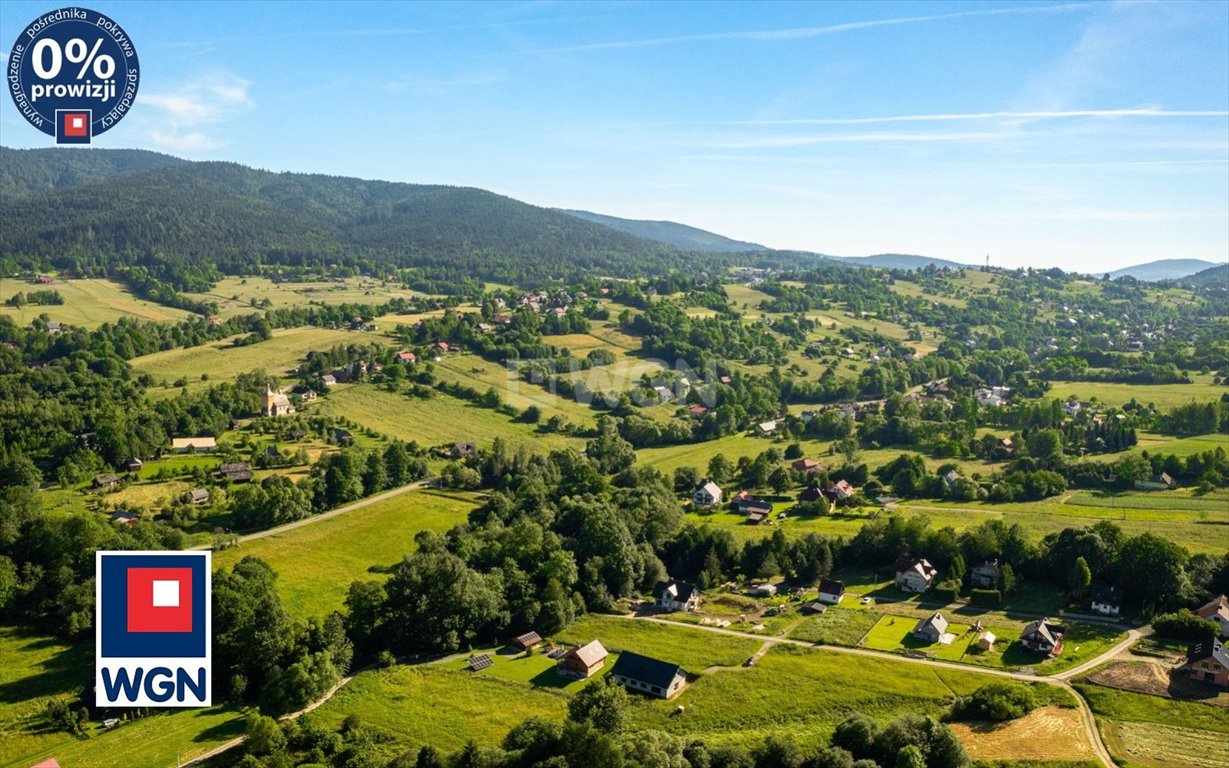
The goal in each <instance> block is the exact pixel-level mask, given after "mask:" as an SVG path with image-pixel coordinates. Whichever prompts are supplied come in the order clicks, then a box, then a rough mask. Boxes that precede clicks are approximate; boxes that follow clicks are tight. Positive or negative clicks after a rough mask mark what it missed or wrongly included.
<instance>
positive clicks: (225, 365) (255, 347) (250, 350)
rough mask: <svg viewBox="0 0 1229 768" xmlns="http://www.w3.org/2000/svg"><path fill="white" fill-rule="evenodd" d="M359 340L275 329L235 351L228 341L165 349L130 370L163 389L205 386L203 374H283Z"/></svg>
mask: <svg viewBox="0 0 1229 768" xmlns="http://www.w3.org/2000/svg"><path fill="white" fill-rule="evenodd" d="M360 338H362V337H361V335H360V334H356V333H352V332H350V331H335V330H332V329H330V328H313V327H311V326H301V327H299V328H278V329H277V330H275V331H273V338H271V339H269V340H267V341H262V342H260V343H258V344H248V345H246V346H242V347H235V346H232V345H231V341H232V339H226V340H223V341H215V342H210V343H208V344H202V345H200V346H196V347H188V348H187V349H183V348H177V349H168V350H165V351H163V352H155V353H153V354H152V355H144V356H142V357H138V358H135V359H133V360H132V367H133V368H135V369H136V371H137V372H138V373H148V374H149V375H150V376H153V377H154V379H155V380H157V381H162V382H164V383H165V384H167V385H170V384H172V383H174V382H175V381H176V380H177V379H179V378H181V377H182V378H186V379H187V380H188V383H189V384H190V385H192V386H202V385H204V386H208V384H207V383H206V382H202V381H201V374H203V373H208V374H209V378H210V380H212V381H230V380H232V379H234V378H235V376H237V375H239V374H240V373H247V372H248V371H254V370H257V369H260V370H263V371H265V372H266V373H269V374H283V373H285V372H286V371H288V370H290V369H291V368H295V367H297V366H298V364H299V362H300V361H302V359H303V358H304V357H306V356H307V353H308V352H311V351H312V350H327V349H331V348H333V347H334V346H336V345H338V344H345V343H354V342H357V340H358V339H360Z"/></svg>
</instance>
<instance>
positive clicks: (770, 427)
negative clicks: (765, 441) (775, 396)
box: [755, 420, 777, 436]
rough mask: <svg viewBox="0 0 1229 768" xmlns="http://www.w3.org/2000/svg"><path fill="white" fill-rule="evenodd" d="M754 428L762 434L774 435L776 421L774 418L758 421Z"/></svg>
mask: <svg viewBox="0 0 1229 768" xmlns="http://www.w3.org/2000/svg"><path fill="white" fill-rule="evenodd" d="M755 430H756V431H757V432H759V433H760V434H761V435H764V436H768V435H775V434H776V433H777V422H776V421H775V420H774V421H763V422H760V423H759V424H756V425H755Z"/></svg>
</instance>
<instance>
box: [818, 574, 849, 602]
mask: <svg viewBox="0 0 1229 768" xmlns="http://www.w3.org/2000/svg"><path fill="white" fill-rule="evenodd" d="M844 597H845V582H843V581H837V580H835V579H823V580H822V581H820V582H819V602H821V603H827V604H828V605H836V604H837V603H839V602H841V600H842V599H843V598H844Z"/></svg>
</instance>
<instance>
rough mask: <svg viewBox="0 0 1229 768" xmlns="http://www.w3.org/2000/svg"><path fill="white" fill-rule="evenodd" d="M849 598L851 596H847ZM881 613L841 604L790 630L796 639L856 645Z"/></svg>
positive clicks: (807, 619) (790, 634)
mask: <svg viewBox="0 0 1229 768" xmlns="http://www.w3.org/2000/svg"><path fill="white" fill-rule="evenodd" d="M846 600H849V598H846ZM878 619H879V614H877V613H873V612H871V611H864V610H855V609H853V608H852V607H850V608H847V607H845V606H844V601H842V603H841V605H839V606H834V607H830V608H828V610H827V611H826V612H825V613H824V614H823V615H822V616H811V617H808V618H806V619H804V620H803V622H802V623H801V624H798V625H796V626H794V628H793V629H791V630H790V632H789V636H790V637H791V638H792V639H794V640H806V641H808V642H812V643H821V644H825V645H847V646H855V645H857V644H858V641H859V640H861V639H862V636H863V635H865V634H866V633H867V631H868V630H870V628H871V627H873V626H875V622H876V621H878Z"/></svg>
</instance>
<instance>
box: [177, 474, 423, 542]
mask: <svg viewBox="0 0 1229 768" xmlns="http://www.w3.org/2000/svg"><path fill="white" fill-rule="evenodd" d="M432 482H434V479H433V478H427V479H426V480H419V481H418V482H414V483H410V484H409V485H402V486H400V487H397V488H394V489H392V490H391V491H384V492H383V493H377V494H376V495H375V496H368V497H367V498H365V499H359V500H358V501H356V502H354V503H353V504H347V505H345V506H344V507H338V508H336V509H330V510H329V511H328V512H321V513H320V514H318V515H312V516H311V517H305V518H303V519H302V520H295V521H294V522H293V523H286V524H285V525H279V526H277V527H276V528H266V529H265V530H263V531H257V532H256V533H249V534H247V535H246V536H240V537H239V538H238V539H237V542H238V543H239V544H242V543H243V542H245V541H253V540H255V539H263V538H265V537H266V536H276V535H277V534H279V533H285V532H286V531H289V530H293V529H295V528H302V527H303V526H305V525H311V524H313V523H318V522H320V521H321V520H328V519H329V518H330V517H337V516H338V515H344V514H345V513H347V512H353V511H354V510H356V509H362V508H363V507H366V506H368V505H371V504H375V503H376V502H378V501H384V500H385V499H391V498H393V497H394V496H400V495H401V494H403V493H406V492H408V491H416V490H418V489H420V488H426V487H427V486H428V485H430V484H431V483H432ZM212 548H213V545H212V544H201V545H199V546H195V547H191V549H212Z"/></svg>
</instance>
